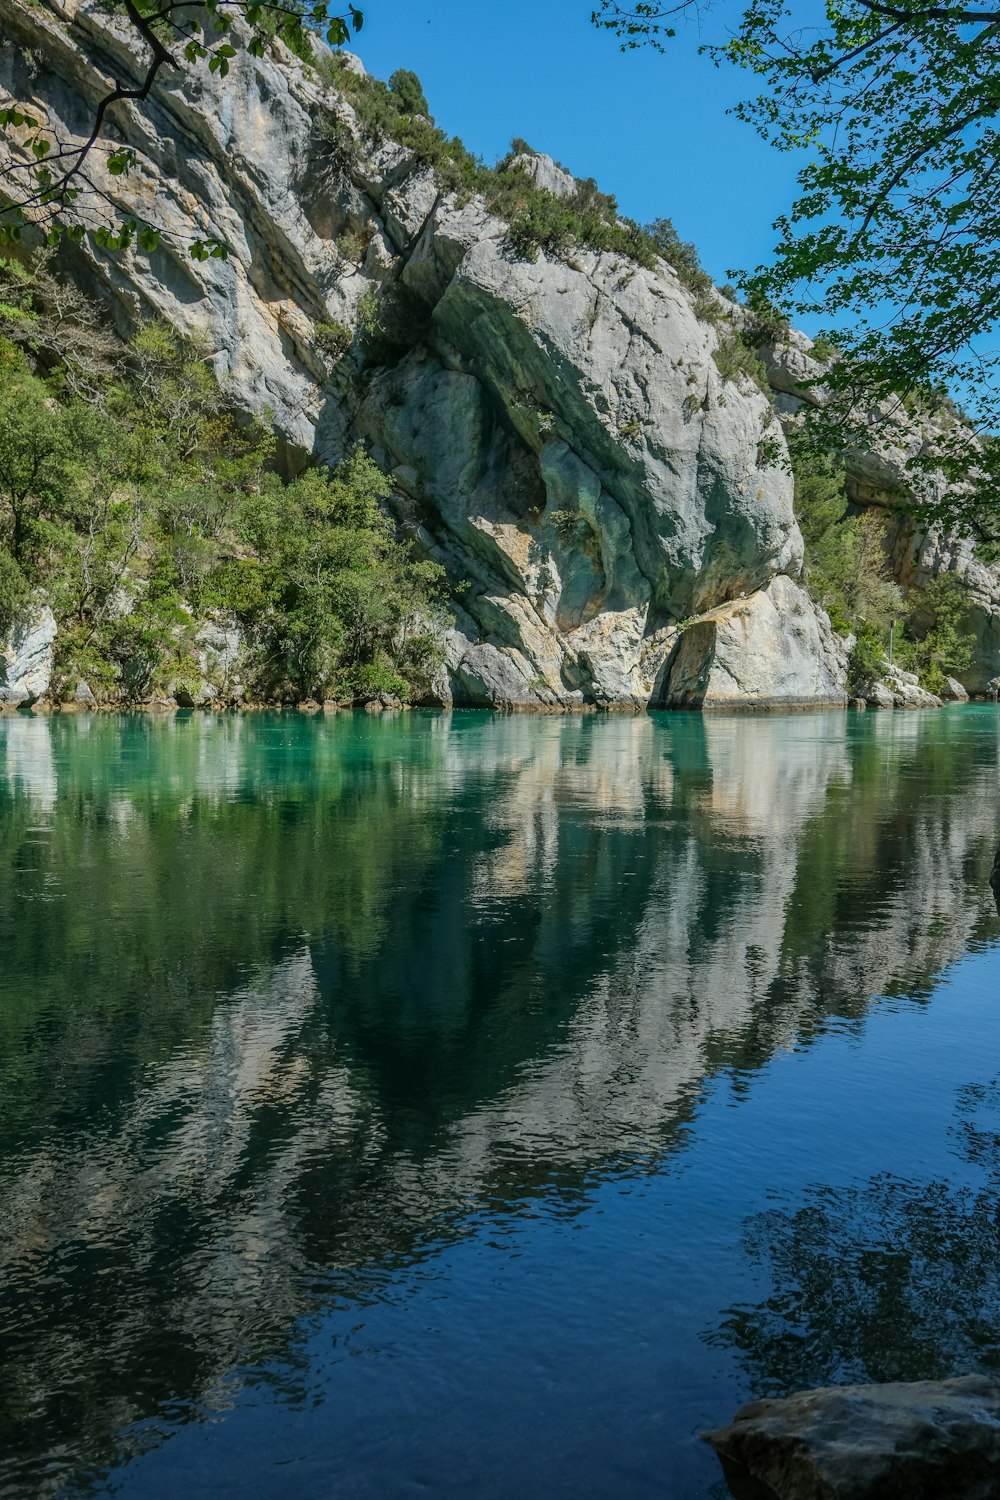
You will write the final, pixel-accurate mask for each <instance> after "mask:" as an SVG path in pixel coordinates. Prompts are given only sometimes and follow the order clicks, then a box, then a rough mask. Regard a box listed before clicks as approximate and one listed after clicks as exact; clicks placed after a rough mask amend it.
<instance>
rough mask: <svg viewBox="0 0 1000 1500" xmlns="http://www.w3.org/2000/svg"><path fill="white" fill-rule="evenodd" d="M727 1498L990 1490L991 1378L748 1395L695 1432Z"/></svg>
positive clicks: (997, 1440)
mask: <svg viewBox="0 0 1000 1500" xmlns="http://www.w3.org/2000/svg"><path fill="white" fill-rule="evenodd" d="M705 1440H706V1442H708V1443H711V1445H712V1447H713V1448H714V1449H715V1450H716V1452H717V1453H718V1454H719V1457H720V1458H721V1460H722V1464H723V1468H724V1470H725V1473H726V1479H727V1481H728V1483H729V1486H730V1489H731V1491H732V1493H733V1495H734V1496H736V1497H737V1500H741V1497H743V1500H751V1497H760V1496H763V1495H767V1496H769V1497H772V1500H997V1496H1000V1384H997V1382H996V1381H993V1380H989V1379H987V1378H986V1377H985V1376H981V1375H965V1376H962V1377H960V1378H958V1379H955V1380H942V1381H933V1380H923V1381H917V1382H915V1383H913V1384H890V1385H856V1386H832V1387H827V1388H825V1389H822V1390H816V1391H800V1392H798V1393H797V1394H796V1395H794V1396H788V1397H786V1398H785V1399H784V1400H769V1401H753V1402H751V1403H750V1404H749V1405H748V1406H744V1407H742V1408H741V1409H740V1410H739V1411H738V1412H737V1413H736V1417H735V1419H734V1420H733V1422H732V1424H731V1425H730V1426H729V1427H720V1428H718V1429H716V1430H715V1431H714V1432H708V1433H706V1434H705Z"/></svg>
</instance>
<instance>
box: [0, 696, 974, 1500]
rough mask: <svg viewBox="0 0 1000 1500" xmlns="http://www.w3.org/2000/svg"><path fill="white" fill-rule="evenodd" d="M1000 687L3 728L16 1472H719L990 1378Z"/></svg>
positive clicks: (1, 1005) (9, 1370) (642, 1489)
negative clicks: (848, 1411)
mask: <svg viewBox="0 0 1000 1500" xmlns="http://www.w3.org/2000/svg"><path fill="white" fill-rule="evenodd" d="M998 842H1000V716H998V714H997V710H996V708H995V707H993V706H991V705H974V706H969V707H964V708H956V709H947V710H942V711H939V712H933V713H931V712H927V713H910V714H907V713H902V712H895V713H893V712H889V713H883V714H878V713H867V714H855V713H805V714H794V715H791V714H789V715H768V716H763V715H749V714H744V715H732V716H730V715H712V716H708V715H706V716H698V715H694V714H690V715H689V714H650V715H637V716H631V715H629V716H620V715H610V716H609V715H585V716H565V717H563V716H539V717H529V716H493V715H489V714H485V713H483V714H480V713H473V712H467V713H456V714H454V715H451V716H449V715H443V714H432V713H416V712H414V713H406V714H399V715H367V714H362V713H357V714H350V713H343V714H337V715H334V716H330V717H325V718H324V717H322V716H320V717H316V718H311V717H309V716H307V715H302V714H294V713H290V714H259V715H246V716H242V717H238V716H222V715H208V714H206V715H198V714H179V715H176V716H167V717H156V716H150V715H123V716H120V717H114V716H90V715H82V716H72V717H70V716H53V717H51V718H43V717H38V718H35V717H32V716H30V715H24V714H20V715H13V716H6V717H3V718H0V944H2V952H3V964H2V968H0V1495H3V1496H4V1497H5V1500H6V1497H11V1500H26V1497H35V1496H42V1497H50V1496H51V1497H54V1496H60V1497H63V1496H65V1497H77V1496H84V1495H112V1494H114V1495H119V1496H125V1497H128V1500H167V1497H170V1500H176V1497H177V1496H178V1495H182V1494H186V1495H188V1496H191V1497H200V1496H202V1495H205V1496H208V1495H211V1496H212V1497H213V1500H217V1497H230V1496H231V1497H233V1500H237V1497H239V1500H279V1497H280V1500H288V1497H302V1500H305V1497H309V1500H315V1497H319V1496H329V1497H338V1500H340V1497H351V1500H397V1497H399V1500H410V1497H413V1500H417V1497H428V1496H430V1497H434V1500H439V1497H441V1500H452V1497H454V1500H458V1497H470V1496H474V1497H476V1500H509V1497H511V1496H515V1495H516V1496H518V1497H520V1500H536V1497H537V1500H542V1497H545V1500H549V1497H561V1496H566V1497H570V1496H572V1497H573V1500H609V1497H616V1500H617V1497H622V1496H627V1497H646V1496H649V1497H652V1496H656V1497H659V1500H664V1497H666V1500H702V1497H715V1496H722V1495H723V1494H725V1490H724V1488H723V1487H722V1485H721V1482H720V1479H719V1471H718V1467H717V1464H716V1460H715V1459H714V1458H713V1456H712V1454H711V1453H710V1452H709V1450H708V1449H707V1448H706V1447H705V1446H704V1445H703V1444H702V1443H701V1442H700V1440H699V1436H698V1435H699V1433H700V1432H701V1431H702V1430H703V1429H704V1428H706V1427H709V1426H713V1425H717V1424H719V1423H721V1422H724V1421H726V1420H728V1418H729V1417H730V1416H731V1414H732V1412H733V1410H734V1409H735V1407H736V1406H737V1405H738V1404H739V1403H740V1402H741V1401H742V1400H744V1399H747V1398H748V1397H749V1396H750V1395H752V1394H758V1393H771V1392H784V1391H788V1390H792V1389H796V1388H799V1387H801V1386H804V1385H811V1384H818V1383H825V1382H832V1381H845V1380H852V1379H890V1378H904V1379H905V1378H917V1377H923V1376H934V1375H945V1374H950V1373H957V1372H959V1371H965V1370H972V1369H986V1368H996V1367H997V1366H998V1365H1000V1316H998V1314H997V1306H998V1304H1000V1227H998V1221H997V1215H996V1210H995V1204H996V1190H997V1188H998V1187H1000V1008H998V999H1000V982H998V981H1000V946H998V940H1000V918H998V916H997V912H996V909H995V907H994V904H993V901H992V898H991V894H990V891H989V888H988V885H987V877H988V874H989V869H990V864H991V861H992V856H993V852H994V849H995V848H996V845H997V843H998Z"/></svg>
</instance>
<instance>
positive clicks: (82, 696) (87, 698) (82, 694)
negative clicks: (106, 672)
mask: <svg viewBox="0 0 1000 1500" xmlns="http://www.w3.org/2000/svg"><path fill="white" fill-rule="evenodd" d="M73 702H74V703H78V704H79V705H80V707H81V708H96V707H97V699H96V698H95V697H94V694H93V690H92V689H91V686H90V683H89V682H84V681H83V680H82V678H81V680H80V681H79V682H78V683H77V685H76V689H75V691H74V693H73Z"/></svg>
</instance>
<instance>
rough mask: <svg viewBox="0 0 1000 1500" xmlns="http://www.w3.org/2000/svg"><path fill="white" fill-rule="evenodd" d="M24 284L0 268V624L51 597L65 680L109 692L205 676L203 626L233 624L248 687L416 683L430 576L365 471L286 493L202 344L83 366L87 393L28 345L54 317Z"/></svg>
mask: <svg viewBox="0 0 1000 1500" xmlns="http://www.w3.org/2000/svg"><path fill="white" fill-rule="evenodd" d="M31 274H32V273H31V272H30V271H29V272H28V273H27V274H26V273H24V272H23V271H22V270H21V269H19V268H14V267H13V266H11V265H10V264H9V263H2V262H0V312H2V310H3V307H4V306H6V307H7V308H11V307H15V304H13V303H12V302H11V300H10V299H11V296H12V294H13V292H18V293H19V298H20V300H19V302H18V303H17V304H16V307H15V312H16V316H14V315H12V314H9V313H8V314H7V315H6V321H5V327H6V328H7V330H8V332H9V333H10V334H14V335H17V336H18V342H15V341H14V339H13V338H11V337H7V338H2V337H0V377H2V378H0V631H2V632H3V633H5V634H6V633H7V631H9V629H10V628H11V626H12V625H13V624H14V623H15V622H16V621H17V620H18V618H19V617H21V616H23V615H24V613H25V611H26V610H27V609H28V607H29V604H30V601H31V598H32V596H33V595H34V594H35V593H36V592H38V591H40V592H42V593H44V595H45V596H46V598H47V599H48V600H49V602H50V603H51V605H52V608H53V610H54V613H55V615H56V619H57V621H58V624H59V637H58V655H57V664H56V667H57V687H58V686H59V685H61V686H62V687H64V688H66V689H69V690H71V689H72V688H73V686H74V684H75V682H76V681H77V680H78V679H79V678H81V677H83V678H85V679H86V680H87V681H88V682H89V683H90V685H91V687H92V689H93V690H94V691H95V692H96V693H97V695H98V697H100V698H104V699H112V700H124V701H137V700H141V699H144V698H147V697H149V696H150V695H151V694H156V693H163V692H167V691H169V689H170V687H171V684H173V683H177V682H182V683H185V682H188V681H190V680H195V681H196V680H197V679H198V678H199V676H200V673H199V670H198V665H197V662H196V660H195V656H196V651H195V636H196V632H197V629H198V627H199V624H201V623H203V622H204V620H205V619H206V618H209V617H213V618H221V619H222V620H223V621H224V622H227V623H229V624H237V625H238V626H239V627H240V630H241V632H242V634H243V637H244V639H245V642H246V660H245V663H244V669H243V676H244V682H245V685H246V688H247V689H248V691H249V692H250V693H251V694H252V695H253V696H256V697H260V698H265V699H267V700H276V699H280V700H288V699H291V700H294V699H300V698H304V697H307V696H323V695H326V694H328V693H332V694H334V695H335V696H338V697H341V698H355V697H363V696H367V695H369V694H372V693H378V692H391V693H394V694H397V695H399V696H401V697H404V698H405V697H408V696H410V695H411V694H412V693H413V692H414V691H417V690H419V689H420V688H422V687H423V686H424V685H425V684H426V681H427V678H428V676H429V675H430V674H431V673H432V672H433V670H434V669H435V666H436V664H437V647H436V643H435V638H434V636H433V635H432V633H431V632H430V631H429V630H428V627H427V624H426V622H427V621H428V620H429V619H431V618H432V617H433V614H434V610H435V600H436V597H437V593H438V586H439V573H440V570H439V569H437V568H436V567H435V566H433V565H432V564H428V563H424V562H419V561H416V560H414V559H413V558H412V557H411V555H410V552H409V549H408V548H407V546H405V545H404V544H403V543H401V542H399V541H398V540H397V539H396V538H395V536H394V534H393V530H392V527H391V524H390V522H389V521H388V519H387V518H386V515H385V513H384V510H383V503H384V501H385V499H386V498H387V496H388V493H389V488H390V487H389V482H388V480H387V479H386V478H385V476H384V475H383V474H382V473H381V472H380V471H379V470H378V469H377V468H376V466H375V465H374V464H373V463H372V462H371V460H370V459H369V458H367V457H366V456H365V454H364V453H363V452H362V451H361V450H360V449H356V450H354V451H353V452H352V453H351V454H350V455H349V456H348V458H347V459H345V461H344V462H343V463H342V464H341V465H340V467H339V468H338V469H337V470H336V471H334V472H332V473H331V472H329V471H326V470H320V469H312V470H307V471H306V473H304V474H302V475H301V476H299V477H298V478H296V479H294V480H292V481H291V482H290V483H288V484H283V483H282V482H281V480H280V479H279V478H278V477H277V475H275V474H273V473H270V472H268V465H269V461H270V458H271V453H272V442H271V439H270V436H269V434H268V433H267V431H266V430H265V428H264V427H263V426H260V425H258V426H256V427H246V426H243V427H241V426H239V425H238V424H237V422H236V421H235V420H234V418H233V417H232V415H231V414H230V413H229V412H228V411H227V409H226V406H225V402H224V399H223V393H222V392H221V391H220V390H219V387H218V385H217V384H216V382H215V380H214V378H213V376H212V374H211V372H210V369H209V366H208V364H207V362H206V359H205V354H206V351H205V350H204V349H202V348H201V347H199V346H198V345H197V344H195V343H192V342H191V341H185V340H183V339H181V338H180V337H179V336H178V335H176V334H175V333H173V332H172V331H170V330H168V329H167V328H165V327H164V326H162V325H153V326H150V327H147V328H145V329H143V330H142V331H141V332H140V333H139V334H138V335H137V336H136V338H134V339H133V340H132V342H131V343H130V344H129V345H128V346H124V345H121V346H119V347H117V348H116V349H115V350H114V354H115V357H114V359H110V358H107V359H105V360H104V363H103V364H101V365H98V364H96V363H94V362H93V361H92V362H91V365H90V372H89V379H90V384H91V387H92V393H91V395H90V397H89V398H87V399H85V398H84V397H83V396H81V395H80V394H78V392H77V390H76V389H74V388H73V385H71V383H70V377H69V373H68V371H67V364H66V360H65V359H63V360H60V359H59V357H58V355H59V352H60V351H59V350H58V349H55V348H54V346H53V340H52V339H51V338H46V339H45V340H44V342H43V343H42V346H41V349H39V345H38V342H37V341H36V339H35V332H36V329H38V328H40V327H41V328H43V329H44V328H45V327H47V326H48V325H49V324H50V323H51V322H52V318H53V314H52V312H51V309H49V308H46V307H45V305H44V304H43V303H42V302H41V301H40V300H39V289H40V288H41V287H42V286H44V284H45V283H44V282H43V281H39V280H38V278H37V277H36V278H35V280H34V282H32V280H31ZM28 286H33V288H34V291H33V292H32V293H31V294H26V293H25V288H26V287H28ZM104 337H106V338H108V339H110V337H111V336H110V335H105V334H104V333H102V338H104ZM63 342H64V344H65V345H66V346H67V347H71V346H72V347H75V345H74V344H73V339H72V338H71V337H70V336H69V335H68V334H67V333H66V332H65V330H64V332H63ZM42 353H44V354H45V356H46V360H45V365H43V363H42V360H41V354H42ZM46 366H47V368H46ZM75 384H77V382H74V385H75Z"/></svg>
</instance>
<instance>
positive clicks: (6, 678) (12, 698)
mask: <svg viewBox="0 0 1000 1500" xmlns="http://www.w3.org/2000/svg"><path fill="white" fill-rule="evenodd" d="M55 639H56V618H55V615H54V614H53V613H52V611H51V609H50V608H49V606H48V605H47V604H45V605H43V606H42V607H41V608H40V609H38V610H37V611H36V612H35V613H34V614H33V615H32V616H31V617H30V618H29V619H28V620H26V621H25V622H24V623H23V624H22V625H20V626H18V628H17V629H16V630H15V631H14V634H13V635H12V636H11V639H10V640H9V641H8V642H6V643H4V644H2V645H0V703H18V704H19V703H25V704H30V703H36V702H37V701H38V699H39V698H44V696H45V694H46V693H47V692H48V690H49V686H50V684H51V682H52V665H53V647H54V645H55Z"/></svg>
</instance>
